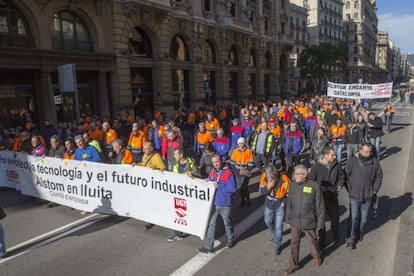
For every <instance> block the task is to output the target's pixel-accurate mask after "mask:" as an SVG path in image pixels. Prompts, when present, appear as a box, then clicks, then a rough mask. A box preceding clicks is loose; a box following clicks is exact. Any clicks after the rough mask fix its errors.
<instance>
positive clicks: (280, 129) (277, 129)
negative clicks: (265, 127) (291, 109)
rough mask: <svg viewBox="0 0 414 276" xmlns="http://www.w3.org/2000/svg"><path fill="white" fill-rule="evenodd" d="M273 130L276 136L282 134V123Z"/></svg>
mask: <svg viewBox="0 0 414 276" xmlns="http://www.w3.org/2000/svg"><path fill="white" fill-rule="evenodd" d="M271 131H272V133H273V135H274V136H280V134H281V132H282V128H281V127H280V125H277V126H275V127H274V128H273V129H272V130H271Z"/></svg>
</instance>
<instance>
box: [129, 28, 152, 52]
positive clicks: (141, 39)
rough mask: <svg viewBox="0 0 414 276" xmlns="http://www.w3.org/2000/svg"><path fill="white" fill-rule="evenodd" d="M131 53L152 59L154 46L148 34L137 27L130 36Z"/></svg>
mask: <svg viewBox="0 0 414 276" xmlns="http://www.w3.org/2000/svg"><path fill="white" fill-rule="evenodd" d="M129 52H130V53H131V54H132V55H137V56H140V57H146V58H152V44H151V40H150V38H149V36H148V35H147V33H146V32H144V31H143V30H141V29H140V28H138V27H136V28H135V29H134V30H133V31H132V33H131V34H130V35H129Z"/></svg>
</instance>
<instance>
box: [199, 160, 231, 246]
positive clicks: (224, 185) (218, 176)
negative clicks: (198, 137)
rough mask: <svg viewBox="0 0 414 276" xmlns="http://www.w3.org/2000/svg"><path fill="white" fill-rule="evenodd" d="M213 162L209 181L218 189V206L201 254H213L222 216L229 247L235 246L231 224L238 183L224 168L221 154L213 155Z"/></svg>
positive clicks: (216, 196)
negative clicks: (233, 200) (217, 228)
mask: <svg viewBox="0 0 414 276" xmlns="http://www.w3.org/2000/svg"><path fill="white" fill-rule="evenodd" d="M211 162H212V164H213V167H214V168H213V169H212V170H211V171H210V175H209V177H208V179H209V180H210V181H212V183H213V185H214V187H215V188H216V189H217V190H216V194H215V197H214V205H215V206H216V210H215V212H214V214H213V216H212V217H211V219H210V224H209V226H208V230H207V236H206V239H205V241H204V247H202V248H200V249H198V251H200V252H201V253H213V246H214V236H215V234H216V224H217V218H218V216H221V218H222V219H223V222H224V228H225V231H226V236H227V247H228V248H232V247H233V245H234V233H233V224H232V222H231V204H232V194H233V193H235V192H237V187H236V181H235V178H234V175H233V172H232V171H231V169H230V168H228V167H227V166H224V163H223V160H222V159H221V157H220V154H218V153H215V154H213V156H212V157H211Z"/></svg>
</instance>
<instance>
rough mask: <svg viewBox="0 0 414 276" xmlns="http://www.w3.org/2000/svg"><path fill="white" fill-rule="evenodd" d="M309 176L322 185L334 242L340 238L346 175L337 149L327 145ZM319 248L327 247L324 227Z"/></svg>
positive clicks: (321, 230) (319, 234)
mask: <svg viewBox="0 0 414 276" xmlns="http://www.w3.org/2000/svg"><path fill="white" fill-rule="evenodd" d="M308 178H309V179H310V180H313V181H316V183H318V184H319V185H320V189H321V191H322V196H323V200H324V205H325V209H326V214H327V215H328V216H329V218H330V220H331V231H332V235H333V240H334V242H337V241H338V240H339V204H338V192H339V191H341V190H342V187H343V186H344V180H345V176H344V173H343V171H342V168H341V165H340V164H338V163H337V162H336V155H335V150H334V149H333V148H332V147H330V146H327V147H325V148H324V149H323V151H322V156H321V158H320V159H319V160H318V161H317V162H316V163H315V164H314V165H313V166H312V169H311V171H310V173H309V176H308ZM318 236H319V248H320V250H321V251H323V250H324V249H325V237H326V230H325V227H322V228H321V229H320V230H319V233H318Z"/></svg>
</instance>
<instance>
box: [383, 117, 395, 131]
mask: <svg viewBox="0 0 414 276" xmlns="http://www.w3.org/2000/svg"><path fill="white" fill-rule="evenodd" d="M393 117H394V115H393V114H391V115H384V122H385V126H386V128H387V132H388V133H390V132H391V126H392V119H393Z"/></svg>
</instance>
